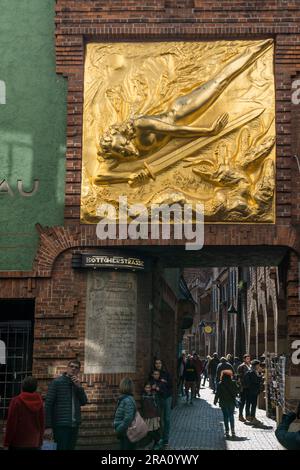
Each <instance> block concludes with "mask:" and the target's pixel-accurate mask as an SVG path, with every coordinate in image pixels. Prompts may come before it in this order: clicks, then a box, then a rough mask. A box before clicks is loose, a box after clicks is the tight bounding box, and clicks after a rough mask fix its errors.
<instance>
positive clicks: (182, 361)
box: [177, 352, 186, 397]
mask: <svg viewBox="0 0 300 470" xmlns="http://www.w3.org/2000/svg"><path fill="white" fill-rule="evenodd" d="M185 365H186V355H185V352H182V354H181V356H180V358H179V359H178V361H177V377H178V382H177V386H178V389H179V390H180V393H181V396H182V397H183V393H184V392H183V386H184V371H185Z"/></svg>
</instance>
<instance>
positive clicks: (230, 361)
mask: <svg viewBox="0 0 300 470" xmlns="http://www.w3.org/2000/svg"><path fill="white" fill-rule="evenodd" d="M226 361H227V362H229V364H231V365H232V366H233V356H232V354H227V356H226Z"/></svg>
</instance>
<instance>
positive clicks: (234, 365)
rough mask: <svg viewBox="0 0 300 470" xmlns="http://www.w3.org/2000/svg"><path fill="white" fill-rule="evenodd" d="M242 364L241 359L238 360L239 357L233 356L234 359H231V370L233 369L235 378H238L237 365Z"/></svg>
mask: <svg viewBox="0 0 300 470" xmlns="http://www.w3.org/2000/svg"><path fill="white" fill-rule="evenodd" d="M241 364H242V361H241V360H240V358H239V357H235V358H234V361H233V366H232V367H233V370H234V374H235V376H236V379H237V378H238V367H239V366H240V365H241Z"/></svg>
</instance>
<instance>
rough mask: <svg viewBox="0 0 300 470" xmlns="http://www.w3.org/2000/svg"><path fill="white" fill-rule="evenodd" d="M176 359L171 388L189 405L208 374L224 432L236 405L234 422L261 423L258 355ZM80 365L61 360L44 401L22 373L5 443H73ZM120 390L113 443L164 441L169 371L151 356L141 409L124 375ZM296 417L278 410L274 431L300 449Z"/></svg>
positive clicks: (67, 446) (155, 444)
mask: <svg viewBox="0 0 300 470" xmlns="http://www.w3.org/2000/svg"><path fill="white" fill-rule="evenodd" d="M177 366H178V367H177V385H178V391H179V394H181V396H182V397H183V398H184V399H185V400H186V403H187V404H188V405H193V402H194V400H195V399H196V398H197V397H198V398H200V391H201V384H202V386H205V384H206V382H207V380H208V381H209V387H210V388H211V390H212V393H213V394H214V404H215V405H217V404H218V403H219V405H220V407H221V410H222V413H223V418H224V427H225V438H228V437H229V436H230V434H229V433H230V431H231V436H232V437H233V438H234V437H235V422H234V412H235V408H237V409H238V419H239V420H240V421H241V422H243V423H245V424H251V425H254V426H259V425H260V424H261V423H260V421H258V420H257V418H256V406H257V399H258V395H259V394H260V392H261V391H262V390H263V387H264V384H263V375H262V369H261V364H260V361H259V360H257V359H254V360H252V361H251V357H250V355H249V354H245V355H244V357H243V361H240V360H239V359H238V358H233V357H232V355H230V354H228V355H227V356H226V357H221V358H219V357H218V354H217V353H214V354H213V355H212V356H211V357H210V356H207V358H206V359H203V360H202V359H201V358H200V357H199V356H198V354H197V353H193V354H192V355H191V354H188V355H186V354H185V353H184V352H183V353H182V355H181V357H180V358H179V359H178V364H177ZM80 367H81V365H80V362H79V361H76V360H74V361H70V362H69V363H68V365H67V369H66V372H64V373H63V374H62V375H60V376H59V377H57V378H55V379H54V380H52V382H51V383H50V385H49V388H48V392H47V395H46V399H45V403H43V400H42V397H41V395H40V394H39V393H37V385H38V384H37V380H36V379H35V378H34V377H26V378H25V379H24V381H23V384H22V392H21V393H20V394H19V395H17V396H16V397H14V398H13V399H12V400H11V402H10V406H9V410H8V418H7V423H6V431H5V437H4V446H5V447H6V448H8V449H9V450H24V449H26V450H40V449H41V448H43V446H44V445H45V442H53V441H54V442H55V446H56V447H55V448H56V449H57V450H74V449H75V447H76V443H77V438H78V431H79V426H80V424H81V406H84V405H86V404H87V403H88V399H87V396H86V394H85V391H84V388H83V387H82V384H81V383H80V380H79V372H80ZM119 391H120V396H119V398H118V401H117V406H116V410H115V414H114V419H113V427H114V430H115V432H116V436H117V437H118V439H119V442H120V449H121V450H134V449H136V448H148V449H149V448H152V449H167V448H168V444H169V436H170V421H171V409H172V404H173V398H174V394H173V391H175V390H173V380H172V377H171V375H170V373H169V372H168V371H167V369H166V367H165V364H164V363H163V362H162V360H161V359H160V358H155V360H154V362H153V367H152V370H151V371H150V374H149V377H148V379H147V380H146V382H145V384H144V387H143V390H142V391H141V394H140V402H141V415H142V417H140V415H139V412H138V406H137V402H136V397H137V395H138V390H135V389H134V382H133V380H132V379H131V378H130V377H125V378H123V379H122V381H121V383H120V386H119ZM135 392H136V393H135ZM244 413H245V415H244ZM139 417H140V420H138V418H139ZM296 417H297V418H298V419H299V418H300V406H299V407H298V411H297V413H289V414H286V415H283V419H282V422H281V423H280V425H279V426H278V428H277V430H276V433H275V434H276V437H277V439H278V440H279V442H280V443H281V444H282V445H283V446H284V447H286V448H287V449H297V450H299V449H300V431H298V432H288V430H289V425H290V424H291V423H292V422H293V421H294V420H295V419H296ZM133 423H135V424H134V425H133ZM139 432H140V434H141V435H140V437H141V439H138V438H136V437H135V439H133V435H134V434H136V435H138V436H139ZM147 446H148V447H147ZM149 446H150V447H149Z"/></svg>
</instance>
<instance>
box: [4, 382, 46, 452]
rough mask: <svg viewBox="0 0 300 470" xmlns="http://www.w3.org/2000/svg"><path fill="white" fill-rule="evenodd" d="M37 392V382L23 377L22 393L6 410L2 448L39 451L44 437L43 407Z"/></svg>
mask: <svg viewBox="0 0 300 470" xmlns="http://www.w3.org/2000/svg"><path fill="white" fill-rule="evenodd" d="M36 390H37V380H36V379H35V378H34V377H31V376H29V377H25V379H24V380H23V382H22V392H21V393H20V394H19V395H17V396H16V397H14V398H13V399H12V400H11V402H10V404H9V408H8V418H7V422H6V431H5V436H4V447H8V449H9V450H39V449H40V448H41V446H42V443H43V436H44V422H45V418H44V405H43V400H42V397H41V395H40V394H39V393H37V392H36Z"/></svg>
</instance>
